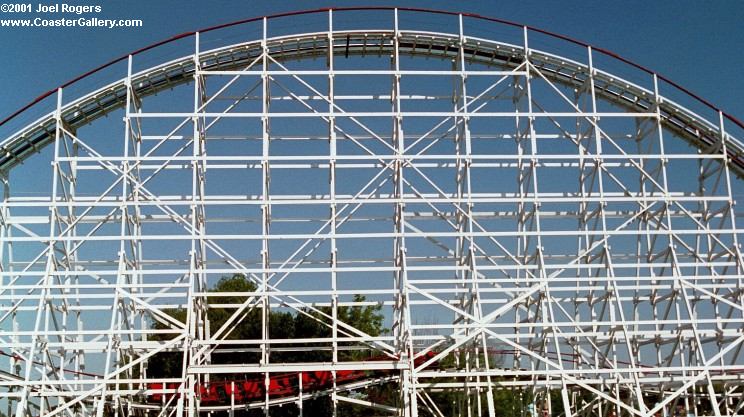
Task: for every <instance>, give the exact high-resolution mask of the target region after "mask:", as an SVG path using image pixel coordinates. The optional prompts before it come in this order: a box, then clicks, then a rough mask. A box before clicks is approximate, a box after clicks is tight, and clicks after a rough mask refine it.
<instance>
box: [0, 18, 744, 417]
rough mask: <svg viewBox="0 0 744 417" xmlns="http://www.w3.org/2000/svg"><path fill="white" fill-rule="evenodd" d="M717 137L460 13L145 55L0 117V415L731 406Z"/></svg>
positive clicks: (592, 55)
mask: <svg viewBox="0 0 744 417" xmlns="http://www.w3.org/2000/svg"><path fill="white" fill-rule="evenodd" d="M166 57H167V58H166ZM153 62H154V64H153ZM112 80H113V81H112ZM122 121H123V129H122ZM743 137H744V124H743V123H742V122H741V121H739V120H738V119H736V118H735V117H733V116H732V115H729V114H727V113H725V112H724V111H722V110H720V109H718V108H716V107H715V106H714V105H712V104H711V103H709V102H707V101H705V100H704V99H702V98H700V97H698V96H696V95H694V94H693V93H691V92H690V91H688V90H686V89H685V88H683V87H682V86H680V85H678V84H676V83H674V82H673V81H671V80H669V79H668V78H665V77H663V76H662V75H659V74H657V73H655V72H653V71H651V70H649V69H647V68H645V67H644V66H641V65H638V64H636V63H633V62H631V61H629V60H627V59H625V58H623V57H620V56H618V55H617V54H614V53H612V52H611V51H608V50H606V49H603V48H600V47H595V46H592V45H589V44H586V43H583V42H581V41H577V40H574V39H571V38H568V37H566V36H563V35H559V34H555V33H551V32H548V31H545V30H542V29H539V28H533V27H529V26H525V25H520V24H517V23H514V22H509V21H505V20H501V19H495V18H490V17H485V16H479V15H473V14H468V13H453V12H445V11H435V10H425V9H416V8H405V7H403V8H390V7H348V8H336V9H321V10H308V11H301V12H293V13H284V14H278V15H274V16H265V17H257V18H250V19H244V20H240V21H237V22H232V23H228V24H224V25H220V26H216V27H211V28H205V29H202V30H199V31H196V32H189V33H184V34H180V35H176V36H174V37H172V38H170V39H167V40H164V41H161V42H158V43H155V44H153V45H150V46H146V47H144V48H141V49H140V50H137V51H133V52H132V53H129V54H126V55H123V56H122V57H120V58H117V59H114V60H112V61H111V62H109V63H106V64H103V65H100V66H98V67H97V68H95V69H94V70H92V71H90V72H87V73H85V74H83V75H81V76H79V77H76V78H75V79H73V80H70V81H69V82H66V83H64V84H62V85H61V86H60V87H59V88H57V89H54V90H52V91H49V92H47V93H45V94H42V95H41V96H40V97H39V98H37V99H36V100H34V101H33V102H32V103H29V104H28V105H26V106H23V107H22V108H20V109H19V110H18V111H17V112H14V113H13V114H11V115H9V116H7V117H6V118H4V119H3V120H2V121H0V182H2V200H1V201H0V268H1V270H0V326H2V327H1V328H2V332H0V410H2V411H3V413H4V414H7V415H8V416H14V417H37V416H38V417H54V416H58V415H60V416H69V417H78V416H79V417H91V416H95V417H108V416H129V415H138V416H148V417H149V416H152V417H155V416H158V417H160V416H163V417H165V416H171V415H173V416H185V415H188V416H190V417H196V416H198V415H209V414H210V413H223V412H224V413H228V414H230V415H231V416H233V415H234V414H236V413H237V414H241V413H244V414H246V413H247V415H252V414H251V413H261V412H263V413H264V414H265V415H266V416H269V415H279V414H281V415H284V414H287V415H300V416H303V415H307V414H306V413H305V411H304V410H305V406H306V404H307V403H308V401H312V400H314V399H317V398H325V399H327V401H328V404H329V411H328V413H329V415H334V416H339V415H347V414H351V413H356V414H359V413H362V414H363V413H369V414H370V415H371V414H375V415H378V414H385V415H398V416H405V417H415V416H418V415H431V416H434V417H443V416H449V415H461V416H474V415H477V416H481V415H484V416H485V415H488V416H489V417H495V416H497V415H512V416H520V417H525V416H527V415H532V416H533V417H534V416H535V415H537V414H543V415H553V416H565V417H573V416H586V417H589V416H603V417H606V416H641V417H651V416H655V415H664V416H669V415H673V414H675V413H676V414H679V413H680V412H682V411H680V410H683V412H684V413H691V414H695V415H715V416H734V415H741V414H742V413H744V399H743V395H742V392H743V391H742V390H743V387H744V372H742V371H743V370H744V357H743V356H744V352H743V351H744V349H742V346H743V345H744V334H742V328H744V278H743V277H744V262H743V261H744V258H743V257H742V253H741V246H740V239H741V229H740V228H739V227H738V225H737V221H739V220H740V219H741V213H740V210H739V209H738V206H737V205H736V203H737V199H738V198H740V196H741V195H744V181H742V174H744V143H742V141H741V138H743ZM230 276H236V277H241V280H244V281H245V282H244V284H245V285H244V286H242V287H236V288H232V287H230V288H221V289H219V290H215V289H214V288H215V284H216V283H218V282H220V280H222V279H223V278H224V277H230ZM241 282H242V281H241ZM364 314H379V315H380V318H379V321H380V323H381V326H378V327H374V326H369V325H368V324H369V323H368V321H367V322H365V320H364V319H362V318H360V317H363V316H364ZM282 320H283V321H282ZM301 326H305V327H306V328H310V329H311V330H312V331H309V330H308V331H305V332H304V333H303V332H301V331H297V332H296V333H292V332H290V331H289V330H288V329H293V330H292V331H295V330H294V329H296V328H300V327H301ZM246 328H250V329H251V332H253V333H250V334H251V335H253V336H250V337H248V336H246V334H248V332H247V331H246V332H243V330H245V329H246ZM383 328H384V329H383ZM305 330H307V329H305ZM303 331H304V330H303ZM241 332H243V333H241ZM288 354H298V355H300V356H301V357H304V356H302V355H306V356H307V357H308V358H312V359H308V360H307V361H304V362H298V361H291V360H287V359H286V358H288V357H289V356H287V355H288ZM163 355H172V357H173V358H176V359H175V360H174V361H172V362H173V363H175V365H173V369H169V371H168V372H169V374H168V375H167V376H156V375H159V374H158V373H157V372H156V370H157V369H158V367H159V366H163V362H162V360H161V358H162V357H163ZM226 355H229V359H230V360H229V361H228V362H230V363H225V362H226V361H225V360H224V358H225V357H226ZM319 358H323V359H319ZM350 358H359V359H350ZM159 361H160V362H159ZM380 387H385V388H387V389H388V390H387V391H386V395H385V396H383V397H375V396H373V395H372V394H371V393H372V392H373V391H374V390H375V389H377V388H380ZM504 392H508V393H509V395H508V396H506V397H504V396H501V394H503V393H504ZM507 403H508V404H509V407H508V410H507V409H506V406H504V404H507ZM502 407H503V408H502ZM360 410H364V411H360ZM277 413H279V414H277ZM282 413H284V414H282ZM241 415H242V414H241Z"/></svg>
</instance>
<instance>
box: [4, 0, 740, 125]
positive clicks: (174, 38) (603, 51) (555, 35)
mask: <svg viewBox="0 0 744 417" xmlns="http://www.w3.org/2000/svg"><path fill="white" fill-rule="evenodd" d="M395 9H397V10H400V11H409V12H422V13H431V14H441V15H448V16H458V15H462V16H463V17H469V18H473V19H478V20H483V21H488V22H493V23H499V24H503V25H507V26H512V27H520V28H526V29H527V30H529V31H533V32H536V33H541V34H543V35H547V36H550V37H553V38H556V39H561V40H564V41H566V42H569V43H572V44H574V45H579V46H582V47H591V48H592V50H594V51H596V52H599V53H601V54H604V55H607V56H609V57H611V58H614V59H617V60H619V61H621V62H623V63H625V64H627V65H630V66H632V67H634V68H636V69H639V70H641V71H643V72H645V73H647V74H649V75H656V77H657V78H658V79H659V80H662V81H664V82H665V83H667V84H669V85H671V86H672V87H674V88H676V89H678V90H679V91H681V92H683V93H684V94H686V95H688V96H690V97H692V98H693V99H695V100H697V101H699V102H700V103H702V104H704V105H705V106H707V107H709V108H710V109H712V110H714V111H716V112H720V113H721V114H722V115H723V116H724V117H725V118H726V119H728V120H729V121H731V122H732V123H734V124H735V125H737V126H739V127H740V128H742V129H744V122H742V121H740V120H739V119H737V118H736V117H734V116H733V115H731V114H728V113H726V112H724V111H723V110H721V109H719V108H718V107H716V106H715V105H713V104H712V103H711V102H709V101H708V100H706V99H704V98H702V97H700V96H699V95H697V94H695V93H693V92H691V91H690V90H688V89H686V88H684V87H682V86H681V85H679V84H677V83H676V82H674V81H672V80H671V79H669V78H667V77H664V76H663V75H661V74H659V73H656V72H654V71H652V70H650V69H648V68H646V67H644V66H642V65H640V64H637V63H635V62H633V61H631V60H629V59H627V58H624V57H622V56H620V55H618V54H616V53H614V52H612V51H610V50H607V49H604V48H600V47H597V46H593V45H591V44H588V43H586V42H583V41H580V40H577V39H574V38H571V37H569V36H565V35H561V34H558V33H555V32H551V31H548V30H545V29H540V28H536V27H533V26H528V25H522V24H519V23H516V22H513V21H510V20H505V19H498V18H495V17H488V16H482V15H479V14H475V13H458V12H452V11H446V10H436V9H427V8H419V7H392V6H356V7H331V8H320V9H308V10H300V11H294V12H285V13H277V14H272V15H268V16H260V17H251V18H247V19H241V20H236V21H234V22H230V23H224V24H221V25H216V26H210V27H206V28H203V29H200V30H197V31H194V32H186V33H181V34H179V35H175V36H172V37H170V38H168V39H164V40H162V41H159V42H155V43H153V44H150V45H148V46H145V47H143V48H140V49H137V50H135V51H132V52H130V53H128V54H124V55H122V56H120V57H118V58H116V59H113V60H111V61H109V62H107V63H105V64H103V65H100V66H98V67H96V68H94V69H92V70H90V71H88V72H86V73H84V74H81V75H79V76H77V77H75V78H73V79H71V80H69V81H67V82H65V83H64V84H61V85H60V86H59V87H57V88H54V89H52V90H49V91H47V92H46V93H44V94H42V95H40V96H39V97H37V98H35V99H34V100H33V101H31V102H30V103H28V104H26V105H25V106H23V107H21V108H20V109H18V110H16V111H15V112H13V113H12V114H10V115H9V116H7V117H6V118H4V119H3V120H2V121H0V126H3V125H5V124H6V123H8V122H9V121H11V120H13V119H14V118H15V117H17V116H18V115H19V114H21V113H23V112H24V111H26V110H28V109H29V108H31V107H33V106H34V105H35V104H37V103H39V102H40V101H42V100H44V99H45V98H47V97H49V96H51V95H52V94H54V93H55V92H56V91H57V90H58V89H60V88H66V87H68V86H70V85H72V84H74V83H76V82H78V81H80V80H82V79H84V78H86V77H88V76H90V75H93V74H95V73H97V72H99V71H101V70H103V69H106V68H108V67H110V66H112V65H114V64H117V63H119V62H121V61H123V60H125V59H127V58H128V57H129V56H130V55H132V56H134V55H138V54H141V53H143V52H145V51H149V50H151V49H153V48H157V47H158V46H161V45H165V44H168V43H170V42H174V41H177V40H179V39H183V38H188V37H190V36H194V35H195V34H196V33H197V32H199V33H206V32H211V31H215V30H219V29H224V28H228V27H232V26H238V25H243V24H246V23H251V22H257V21H259V20H262V19H264V18H266V19H268V20H271V19H276V18H280V17H288V16H299V15H305V14H314V13H324V12H328V11H330V10H334V11H340V12H343V11H380V10H389V11H392V10H395Z"/></svg>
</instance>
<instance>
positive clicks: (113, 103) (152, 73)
mask: <svg viewBox="0 0 744 417" xmlns="http://www.w3.org/2000/svg"><path fill="white" fill-rule="evenodd" d="M372 9H375V8H372ZM334 10H347V9H334ZM348 10H357V8H349V9H348ZM375 10H376V9H375ZM404 10H406V9H404ZM407 10H414V11H426V10H420V9H407ZM312 12H314V11H307V12H298V13H296V14H303V13H312ZM429 12H433V13H444V14H454V13H449V12H439V11H429ZM277 16H279V17H280V16H283V15H276V16H273V17H277ZM469 16H471V17H476V18H482V19H486V20H494V21H497V22H499V23H506V24H510V25H515V24H514V23H511V22H506V21H499V20H496V19H490V18H483V17H481V16H476V15H469ZM252 20H253V19H248V20H245V21H239V22H233V23H231V24H228V25H220V26H216V27H212V28H208V29H206V30H204V31H209V30H215V29H221V28H223V27H226V26H231V25H237V24H242V23H246V22H248V21H252ZM530 30H535V31H538V32H541V33H544V34H548V35H550V36H554V37H558V38H560V39H563V40H566V41H568V42H572V43H579V44H582V43H581V42H579V41H575V40H573V39H570V38H567V37H564V36H561V35H556V34H552V33H549V32H546V31H542V30H540V29H535V28H530ZM202 32H203V31H202ZM399 32H400V38H399V39H400V41H399V51H400V53H401V54H406V55H417V56H427V57H431V58H440V59H452V58H454V57H456V56H457V53H458V48H457V47H456V46H455V45H456V44H457V42H459V35H457V34H448V33H435V32H424V31H405V30H401V31H399ZM190 35H192V33H186V34H181V35H178V36H175V37H173V38H171V39H168V40H166V41H163V42H159V43H156V44H153V45H150V46H148V47H146V48H142V49H140V50H138V51H134V52H133V53H132V54H137V53H140V52H143V51H145V50H149V49H152V48H155V47H157V46H160V45H162V44H165V43H168V42H171V41H173V40H177V39H182V38H185V37H187V36H190ZM324 36H327V33H326V32H322V33H321V32H316V33H305V34H299V35H291V36H282V37H275V38H270V39H268V40H267V45H266V46H267V48H268V52H269V54H270V56H271V57H272V58H273V59H275V60H277V61H280V62H281V61H289V60H299V59H307V58H317V57H324V56H325V55H326V54H327V52H326V47H325V44H323V43H322V42H319V39H323V37H324ZM332 36H333V40H334V41H333V53H334V55H341V56H346V57H348V56H365V55H387V54H390V53H391V52H392V51H393V45H394V43H393V38H394V36H395V33H394V31H392V30H354V31H336V32H333V34H332ZM466 45H467V46H468V47H467V48H465V49H464V51H465V56H466V59H467V60H468V61H469V62H477V63H480V64H484V65H488V66H501V67H506V68H512V69H513V68H516V67H517V66H518V65H519V64H520V63H521V62H523V60H524V54H525V48H524V47H523V46H519V45H512V44H508V43H501V42H495V41H492V40H486V39H480V38H475V37H467V39H466ZM595 50H598V51H602V52H603V53H605V54H608V55H611V56H613V57H614V58H617V59H620V60H621V61H622V62H624V63H627V64H629V65H632V66H634V67H636V68H640V69H641V70H643V71H646V72H650V71H649V70H647V69H645V68H643V67H641V66H639V65H637V64H633V63H632V62H630V61H628V60H626V59H624V58H621V57H618V56H617V55H615V54H613V53H611V52H609V51H604V50H602V49H599V48H595ZM261 52H262V44H261V41H258V40H257V41H252V42H246V43H240V44H235V45H230V46H226V47H221V48H218V49H213V50H209V51H205V52H203V53H201V54H200V56H199V60H200V64H201V70H203V71H230V70H235V69H238V68H241V67H245V66H246V65H249V64H250V63H251V62H252V61H253V60H255V59H256V58H257V57H258V56H260V55H261ZM528 53H529V56H530V62H531V64H532V65H533V66H534V67H535V68H537V69H538V70H539V71H541V72H542V73H543V74H544V75H545V76H546V77H548V78H550V79H551V80H553V81H557V82H560V83H563V84H565V85H570V86H573V87H576V88H579V87H581V86H582V85H583V84H584V82H585V81H586V80H587V79H588V78H589V67H588V66H587V65H586V64H583V63H579V62H576V61H573V60H570V59H567V58H564V57H560V56H557V55H553V54H551V53H548V52H543V51H539V50H536V49H532V48H530V49H529V50H528ZM125 57H126V56H124V57H121V58H118V59H116V60H114V61H111V62H109V63H107V64H105V65H103V66H101V67H99V68H97V69H95V70H93V71H90V72H89V73H86V74H83V75H82V76H80V77H77V78H75V79H73V80H72V81H70V82H68V83H65V84H64V85H63V86H67V85H70V84H72V83H74V82H77V81H79V80H80V79H82V78H85V77H86V76H89V75H90V74H92V73H94V72H97V71H99V70H100V69H102V68H105V67H107V66H110V65H112V64H114V63H116V62H119V61H121V60H123V59H124V58H125ZM594 71H595V75H594V82H595V89H596V92H597V94H598V95H600V96H602V97H604V98H605V99H608V100H611V101H613V102H615V103H618V104H620V105H622V106H624V107H626V108H627V109H629V110H630V111H638V112H652V111H655V109H656V105H657V102H658V106H659V114H660V117H661V119H662V123H663V124H664V125H665V126H666V127H668V128H670V129H672V130H674V131H675V132H677V133H678V134H679V135H680V136H681V137H683V138H684V139H686V140H687V141H689V142H690V143H691V144H692V145H693V146H697V147H699V148H701V149H706V148H710V147H712V146H715V144H716V143H718V142H719V141H720V136H721V135H720V126H715V125H713V124H711V123H710V122H708V121H706V120H705V119H704V118H703V117H700V116H699V115H697V114H695V113H694V112H693V111H691V110H688V109H687V108H685V107H683V106H682V105H679V104H677V103H675V102H674V101H671V100H668V99H666V98H661V97H659V99H658V100H657V94H656V93H655V92H654V91H651V90H648V89H646V88H643V87H641V86H638V85H636V84H634V83H632V82H630V81H627V80H624V79H622V78H620V77H617V76H616V75H613V74H611V73H608V72H604V71H602V70H601V69H597V68H595V69H594ZM193 75H194V57H193V56H192V55H188V56H184V57H182V58H179V59H175V60H173V61H170V62H167V63H164V64H162V65H158V66H155V67H152V68H149V69H146V70H144V71H141V72H138V73H136V74H133V76H132V88H133V90H134V93H135V95H136V96H137V97H139V98H143V97H146V96H149V95H153V94H157V93H158V92H159V91H162V90H165V89H170V88H173V87H175V86H177V85H179V84H183V83H188V82H190V81H192V80H193ZM654 76H655V77H657V78H659V79H662V77H661V76H657V75H656V74H654ZM664 80H665V81H667V82H668V83H671V84H672V85H673V86H675V87H676V88H679V89H681V90H682V91H683V92H684V93H686V94H688V95H690V96H691V97H692V98H694V99H696V100H699V101H701V102H703V104H705V105H707V106H709V107H711V108H714V107H713V106H712V105H711V104H710V103H708V102H707V101H705V100H703V99H701V98H699V97H697V96H695V95H692V93H690V92H689V91H687V90H685V89H683V88H682V87H680V86H678V85H676V84H674V83H672V82H671V81H669V80H666V79H664ZM126 90H127V87H126V78H122V79H120V80H118V81H115V82H113V83H110V84H108V85H106V86H104V87H102V88H99V89H98V90H95V91H93V92H91V93H90V94H87V95H85V96H83V97H80V98H78V99H77V100H74V101H72V102H70V103H68V104H66V105H65V106H64V107H63V108H62V110H61V118H62V121H63V123H64V124H66V125H67V126H68V127H69V128H71V129H76V128H78V127H80V126H83V125H86V124H89V123H91V122H92V121H94V120H96V119H98V118H100V117H102V116H105V115H106V114H109V113H111V112H112V111H114V110H116V109H120V108H122V107H123V106H124V105H125V102H126ZM51 93H53V91H50V92H48V93H46V94H44V95H42V96H41V97H39V98H37V99H36V100H35V101H34V102H32V103H31V104H29V105H27V106H26V107H24V108H22V109H21V110H19V111H18V112H16V113H14V114H12V115H10V116H9V117H8V118H6V119H4V120H3V121H2V122H0V126H2V125H3V124H5V123H7V122H8V121H9V120H10V119H12V118H13V117H15V116H16V115H18V114H19V113H21V112H22V111H24V110H26V109H28V108H29V107H31V106H32V105H33V104H34V103H36V102H38V101H41V99H43V98H46V97H48V96H49V95H51ZM721 114H722V115H724V113H722V112H721ZM726 117H727V118H728V119H729V120H731V121H733V122H734V123H735V124H737V125H739V126H740V127H742V128H744V124H742V123H741V122H740V121H738V120H737V119H735V118H733V117H731V116H728V115H726ZM54 131H55V117H54V113H49V114H47V115H45V116H43V117H41V118H39V119H38V120H36V121H35V122H33V123H31V124H29V125H27V126H26V127H25V128H23V129H21V130H20V131H18V132H16V133H14V134H12V135H11V136H9V137H8V138H7V139H5V140H4V141H3V142H2V143H0V170H8V169H10V168H12V167H13V166H15V165H16V164H18V163H20V162H22V161H23V160H24V159H25V158H27V157H28V156H29V155H31V154H33V153H35V152H38V151H39V150H40V149H41V148H43V147H44V146H46V145H47V144H49V143H50V142H51V141H52V140H53V139H54ZM727 148H728V156H729V159H730V161H731V165H732V167H733V168H734V171H735V172H736V173H737V175H739V176H744V144H743V143H742V142H741V141H739V140H738V139H736V138H734V137H732V136H730V135H727Z"/></svg>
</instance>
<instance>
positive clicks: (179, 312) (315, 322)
mask: <svg viewBox="0 0 744 417" xmlns="http://www.w3.org/2000/svg"><path fill="white" fill-rule="evenodd" d="M209 291H210V292H223V293H224V292H230V293H249V292H254V291H256V286H255V284H254V283H253V282H251V281H250V280H248V279H247V278H246V277H245V276H244V275H241V274H235V275H232V276H228V277H223V278H222V279H220V280H219V281H218V282H217V283H216V284H215V285H214V287H213V288H211V289H210V290H209ZM248 298H249V297H248V296H243V295H231V296H219V298H216V297H214V299H215V300H216V301H213V302H214V303H219V304H241V303H243V302H245V301H246V300H247V299H248ZM365 300H366V298H365V297H364V296H361V295H356V296H355V297H354V301H356V302H364V301H365ZM210 301H211V300H210ZM317 310H318V311H312V310H310V309H303V310H301V312H297V313H294V314H292V313H290V312H286V311H278V310H275V311H271V313H270V315H269V317H268V319H269V334H270V335H271V338H272V339H311V338H326V337H331V336H332V328H331V327H330V326H328V325H327V323H329V322H330V320H329V319H327V317H323V316H324V315H327V316H330V315H331V313H332V310H331V308H330V307H322V308H319V309H317ZM380 310H381V307H380V306H379V305H374V306H353V307H346V306H342V307H339V308H338V309H337V317H338V319H339V320H340V321H342V322H344V323H346V324H348V325H350V326H353V327H355V328H357V329H359V330H361V331H363V332H365V333H367V334H369V335H371V336H379V335H380V334H382V333H383V332H385V331H386V330H385V329H384V328H383V326H382V323H383V318H384V317H383V315H382V314H381V313H380ZM233 312H234V310H233V309H226V308H209V309H208V312H207V318H208V320H209V322H210V328H211V330H212V332H214V331H216V330H217V329H219V328H220V327H221V326H222V325H223V324H224V323H225V322H226V321H227V320H228V319H229V317H230V316H231V315H232V314H233ZM165 313H167V314H168V315H170V316H171V317H173V318H175V319H177V320H179V321H181V322H184V323H185V322H186V310H185V309H169V310H166V311H165ZM324 323H325V324H324ZM151 327H152V328H153V329H155V330H161V329H167V328H169V326H168V325H167V324H164V323H162V322H160V321H157V320H153V321H152V325H151ZM173 337H174V336H172V335H161V334H153V335H152V336H151V340H169V339H172V338H173ZM260 338H261V309H260V308H252V309H249V310H248V311H247V312H246V313H245V316H244V317H242V319H241V320H240V321H239V322H237V323H235V325H234V329H233V330H232V331H231V332H230V333H229V334H228V335H227V337H226V339H227V340H256V339H260ZM342 344H343V343H342ZM346 345H351V344H350V343H346ZM241 346H242V347H246V348H247V347H253V348H255V347H256V345H255V344H246V345H230V348H232V349H236V348H239V347H241ZM294 346H295V347H302V344H299V343H297V344H294ZM313 346H317V344H305V346H304V347H313ZM270 354H271V356H270V360H271V361H272V362H316V361H330V360H331V352H330V351H328V350H321V349H308V350H306V351H297V352H284V351H276V352H271V353H270ZM372 355H375V353H374V352H370V351H369V350H367V351H362V350H341V351H340V352H339V360H341V361H345V360H361V359H365V357H369V356H372ZM259 359H260V354H258V353H255V352H245V353H240V354H235V353H229V354H221V353H214V354H212V357H211V360H212V363H213V364H229V363H256V362H258V361H259ZM182 364H183V354H182V353H180V352H162V353H158V354H156V355H154V356H153V358H152V359H150V360H149V361H148V369H147V373H148V376H150V377H155V378H174V377H179V376H180V375H181V369H182ZM222 377H224V378H225V379H228V380H230V379H242V378H243V377H245V376H242V375H241V376H236V375H223V376H222ZM214 380H215V378H214V376H213V377H212V381H214ZM380 392H381V389H380V388H377V389H375V390H374V392H372V394H370V395H376V394H379V393H380ZM303 407H304V411H305V415H313V416H316V415H317V416H323V415H331V404H330V399H329V398H328V397H319V398H317V399H314V400H308V401H306V402H304V404H303ZM339 407H340V408H343V407H347V408H348V407H351V405H349V404H339ZM254 411H256V410H253V411H251V412H250V413H248V414H249V415H252V414H253V412H254ZM349 411H352V412H353V414H354V415H366V414H368V411H366V410H364V409H362V408H358V409H357V407H356V406H354V407H353V410H349ZM239 414H240V413H239ZM258 414H261V415H262V412H261V413H258ZM258 414H257V415H258ZM271 414H272V415H276V416H293V415H296V414H297V410H296V407H295V406H294V405H288V406H284V407H274V408H273V409H272V412H271ZM368 415H371V414H368Z"/></svg>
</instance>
